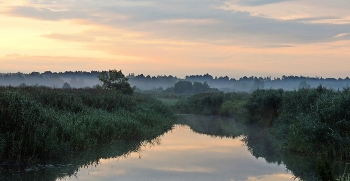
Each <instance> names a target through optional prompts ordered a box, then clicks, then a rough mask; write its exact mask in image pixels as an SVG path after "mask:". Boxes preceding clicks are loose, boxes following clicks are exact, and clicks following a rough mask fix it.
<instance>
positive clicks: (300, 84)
mask: <svg viewBox="0 0 350 181" xmlns="http://www.w3.org/2000/svg"><path fill="white" fill-rule="evenodd" d="M308 88H310V84H308V83H306V81H305V80H304V81H301V82H300V83H299V86H298V89H308Z"/></svg>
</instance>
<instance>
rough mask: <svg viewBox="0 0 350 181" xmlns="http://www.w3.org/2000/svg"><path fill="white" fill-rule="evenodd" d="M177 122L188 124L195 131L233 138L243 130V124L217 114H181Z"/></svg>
mask: <svg viewBox="0 0 350 181" xmlns="http://www.w3.org/2000/svg"><path fill="white" fill-rule="evenodd" d="M177 124H183V125H188V126H189V127H190V128H191V129H192V130H193V131H195V132H197V133H202V134H206V135H210V136H217V137H230V138H235V137H238V136H241V135H242V134H243V133H244V132H245V131H244V129H245V126H244V125H242V124H240V123H238V122H235V121H232V118H224V117H217V116H198V115H181V116H180V118H179V119H178V120H177Z"/></svg>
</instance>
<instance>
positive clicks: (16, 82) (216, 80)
mask: <svg viewBox="0 0 350 181" xmlns="http://www.w3.org/2000/svg"><path fill="white" fill-rule="evenodd" d="M99 74H100V72H99V71H91V72H84V71H74V72H73V71H66V72H58V73H57V72H51V71H46V72H44V73H39V72H32V73H29V74H25V73H20V72H18V73H0V85H2V86H48V87H55V88H61V87H62V86H63V85H64V83H68V84H69V85H70V87H72V88H88V87H94V86H96V85H97V84H100V82H99V80H98V78H97V76H98V75H99ZM127 77H128V78H129V83H130V84H131V86H135V87H136V89H140V90H154V89H157V90H166V89H167V88H171V87H173V86H174V84H175V83H176V82H178V81H190V82H201V83H205V82H206V83H207V84H208V85H209V86H210V87H211V88H217V89H219V90H220V91H223V92H252V91H254V90H256V89H270V88H272V89H279V88H282V89H284V90H297V89H300V88H313V87H317V86H319V85H322V86H323V87H326V88H331V89H334V90H338V89H340V90H341V89H342V88H344V87H347V86H349V84H350V79H349V77H346V78H322V77H304V76H282V77H274V78H272V77H254V76H250V77H247V76H244V77H241V78H239V79H235V78H230V77H228V76H221V77H216V76H215V77H214V76H212V75H209V74H204V75H189V76H186V77H185V78H178V77H176V76H172V75H168V76H167V75H158V76H150V75H147V76H145V75H143V74H140V75H134V74H129V75H128V76H127Z"/></svg>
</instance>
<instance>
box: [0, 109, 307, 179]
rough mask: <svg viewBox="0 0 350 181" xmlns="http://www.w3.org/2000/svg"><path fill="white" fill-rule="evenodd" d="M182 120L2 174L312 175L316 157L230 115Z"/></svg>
mask: <svg viewBox="0 0 350 181" xmlns="http://www.w3.org/2000/svg"><path fill="white" fill-rule="evenodd" d="M178 123H179V124H177V125H176V126H174V128H173V129H172V130H171V131H169V132H167V133H165V134H164V135H162V136H160V137H158V138H157V139H155V140H152V141H149V142H148V143H140V142H120V143H116V144H112V145H105V146H103V147H102V146H101V147H100V148H96V149H92V150H87V151H85V152H83V153H80V154H79V155H75V156H69V157H66V158H65V159H64V160H63V161H61V162H60V164H57V163H51V164H46V165H36V166H34V167H31V168H27V169H26V170H25V171H22V172H21V173H15V174H14V173H4V172H3V173H1V174H0V180H49V181H51V180H52V181H55V180H79V181H90V180H100V181H109V180H146V181H148V180H200V181H203V180H227V181H233V180H234V181H243V180H247V181H264V180H266V181H267V180H269V181H271V180H279V181H284V180H285V181H291V180H293V174H292V173H291V172H289V171H287V170H288V169H292V170H293V172H295V173H298V174H300V175H302V174H303V173H307V175H306V176H307V177H305V178H312V177H309V176H310V174H309V172H308V171H306V170H307V167H309V165H310V164H309V163H312V162H305V163H304V161H305V160H306V159H305V158H301V159H298V158H297V157H286V156H281V155H280V154H276V153H273V151H271V150H270V149H269V147H270V146H269V143H268V142H266V141H265V139H264V136H263V134H260V133H259V131H254V130H253V131H251V129H248V128H246V127H245V126H243V125H241V124H238V123H236V122H235V121H233V120H232V119H226V118H219V117H209V116H193V115H181V116H179V120H178ZM251 133H254V134H251ZM242 135H245V136H242ZM247 135H250V136H247ZM282 160H283V161H282ZM284 162H285V163H287V165H289V166H287V167H288V169H287V168H286V166H285V165H284ZM304 165H306V166H307V167H306V166H304ZM295 173H294V174H295ZM306 180H313V179H306Z"/></svg>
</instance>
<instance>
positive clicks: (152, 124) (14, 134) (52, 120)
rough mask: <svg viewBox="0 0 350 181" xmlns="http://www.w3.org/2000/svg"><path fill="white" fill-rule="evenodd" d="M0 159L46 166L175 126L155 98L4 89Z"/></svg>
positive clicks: (99, 92)
mask: <svg viewBox="0 0 350 181" xmlns="http://www.w3.org/2000/svg"><path fill="white" fill-rule="evenodd" d="M0 108H1V109H0V121H1V127H0V160H13V161H16V162H21V163H26V164H27V163H46V162H48V161H49V160H56V159H59V158H60V157H61V156H63V155H67V154H74V153H79V152H80V151H82V150H86V149H89V148H93V147H96V146H98V145H100V144H105V143H111V142H114V141H120V140H140V141H142V140H147V139H152V138H155V137H157V136H159V135H161V134H163V133H164V132H166V131H167V130H169V129H171V127H172V125H173V113H172V111H171V110H170V109H169V108H168V107H167V106H164V105H163V104H162V102H161V101H159V100H156V99H155V98H150V97H147V96H144V95H142V94H134V95H123V94H120V93H117V92H114V91H108V90H103V89H53V88H48V87H22V88H19V87H0Z"/></svg>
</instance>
